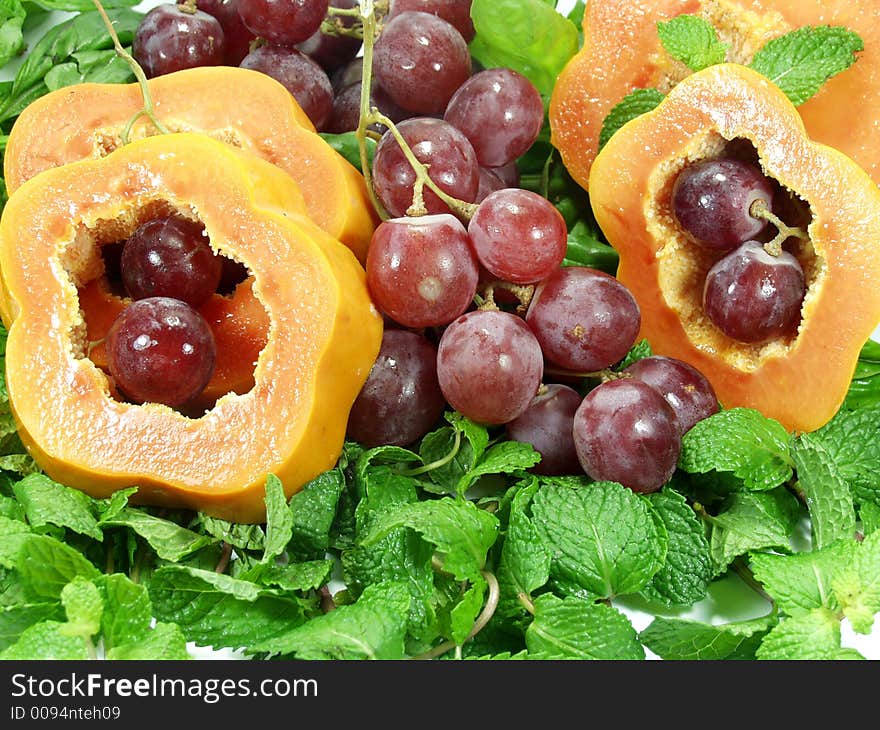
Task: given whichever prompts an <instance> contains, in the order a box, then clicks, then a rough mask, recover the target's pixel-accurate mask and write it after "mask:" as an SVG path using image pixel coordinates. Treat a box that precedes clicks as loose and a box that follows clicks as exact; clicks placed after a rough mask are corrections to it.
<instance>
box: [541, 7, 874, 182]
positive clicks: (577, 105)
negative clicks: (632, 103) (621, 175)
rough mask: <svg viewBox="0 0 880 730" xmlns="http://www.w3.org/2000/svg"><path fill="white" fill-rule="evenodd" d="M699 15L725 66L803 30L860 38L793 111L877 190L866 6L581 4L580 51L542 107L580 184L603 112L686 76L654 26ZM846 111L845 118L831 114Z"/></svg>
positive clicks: (870, 11)
mask: <svg viewBox="0 0 880 730" xmlns="http://www.w3.org/2000/svg"><path fill="white" fill-rule="evenodd" d="M682 14H690V15H700V16H702V17H703V18H705V19H706V20H708V21H709V22H710V23H711V24H712V25H713V26H714V27H715V29H716V30H717V32H718V36H719V39H720V40H721V41H722V42H724V43H727V44H728V50H727V55H726V59H725V60H726V61H728V62H734V63H742V64H748V63H750V62H751V60H752V58H753V57H754V55H755V53H756V52H757V51H758V50H759V49H760V48H761V47H763V46H764V45H765V44H766V43H767V41H769V40H771V39H773V38H776V37H778V36H781V35H783V34H785V33H787V32H790V31H792V30H795V29H797V28H801V27H804V26H820V25H833V26H844V27H846V28H848V29H849V30H851V31H854V32H855V33H857V34H858V35H859V36H860V37H861V38H862V40H863V41H864V51H863V52H861V53H860V54H859V56H858V60H857V61H856V63H854V64H853V65H852V66H851V67H850V68H848V69H847V70H846V71H844V72H842V73H840V74H838V75H837V76H834V77H833V78H831V79H829V80H828V81H827V82H826V83H825V84H824V85H823V86H822V88H821V89H820V90H819V92H818V93H817V94H816V95H815V96H813V97H812V98H811V99H809V100H807V101H806V102H805V103H803V104H801V105H800V106H799V107H798V111H799V113H800V115H801V117H803V120H804V123H805V124H806V128H807V131H808V132H809V134H810V135H811V137H812V138H813V139H815V140H817V141H819V142H822V143H824V144H827V145H830V146H832V147H835V148H837V149H839V150H841V151H842V152H844V153H845V154H846V155H848V156H849V157H851V158H852V159H854V160H855V161H856V162H857V163H858V164H859V165H861V166H862V167H863V168H864V169H865V170H866V171H867V172H868V174H869V175H870V176H871V177H872V178H873V179H874V181H875V182H877V183H880V135H877V134H876V126H877V124H878V120H880V22H878V16H877V4H876V2H873V0H605V1H604V2H591V3H587V8H586V11H585V13H584V19H583V31H584V42H583V46H582V48H581V50H580V51H579V52H578V53H577V55H575V56H574V57H573V58H572V59H571V60H570V61H569V62H568V64H567V66H566V67H565V69H564V70H563V71H562V73H561V74H560V76H559V79H558V80H557V83H556V85H555V87H554V89H553V95H552V98H551V100H550V110H549V113H550V127H551V131H552V142H553V145H554V146H555V147H556V148H557V149H558V150H559V151H560V154H561V156H562V160H563V162H564V164H565V166H566V168H567V169H568V171H569V172H570V173H571V174H572V176H573V177H574V178H575V180H577V181H578V182H579V183H580V184H581V185H582V186H584V187H587V186H588V184H589V174H590V166H591V165H592V163H593V159H594V158H595V156H596V153H597V152H598V148H599V135H600V132H601V130H602V123H603V121H604V120H605V117H606V116H607V115H608V113H609V112H610V111H611V109H612V108H613V107H614V106H615V105H616V104H617V103H618V102H620V101H621V100H622V99H623V98H624V97H625V96H626V95H627V94H629V93H630V92H632V91H634V90H635V89H639V88H657V89H659V90H660V91H662V92H666V91H667V90H668V89H669V88H671V87H672V86H674V85H675V84H676V83H678V82H679V81H681V79H682V78H684V77H685V76H686V75H688V74H689V73H691V72H690V69H688V68H687V67H686V66H685V65H684V64H683V63H681V62H679V61H676V60H675V59H673V58H672V57H671V56H670V55H669V54H668V53H667V52H666V51H665V49H664V48H663V45H662V44H661V42H660V37H659V35H658V33H657V23H658V22H660V21H668V20H670V19H671V18H674V17H676V16H678V15H682ZM843 109H846V121H841V110H843Z"/></svg>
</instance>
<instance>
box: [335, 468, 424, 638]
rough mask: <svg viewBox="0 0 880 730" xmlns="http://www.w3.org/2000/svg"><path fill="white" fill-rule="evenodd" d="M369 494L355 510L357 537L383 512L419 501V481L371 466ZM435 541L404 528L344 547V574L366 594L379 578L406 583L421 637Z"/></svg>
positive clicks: (412, 617) (357, 590)
mask: <svg viewBox="0 0 880 730" xmlns="http://www.w3.org/2000/svg"><path fill="white" fill-rule="evenodd" d="M364 482H365V495H364V498H363V499H362V500H361V501H360V503H359V504H358V506H357V508H356V511H355V518H356V524H357V536H358V538H361V537H363V536H365V535H367V534H368V532H369V531H370V528H371V527H372V525H374V524H376V523H377V522H378V521H379V520H380V518H381V517H382V516H383V515H387V514H389V513H391V512H393V511H394V510H395V509H397V508H398V507H399V506H401V505H406V504H412V503H415V502H417V501H418V495H417V492H416V488H415V481H414V480H413V479H412V478H411V477H407V476H403V475H401V474H397V473H395V472H393V471H392V470H391V469H390V468H389V467H387V466H381V467H376V468H374V469H371V470H370V471H369V472H368V473H367V475H366V476H365V479H364ZM433 555H434V546H433V545H431V544H430V543H428V542H426V541H425V540H423V539H422V538H421V537H420V536H419V534H418V533H416V532H415V531H413V530H411V529H409V528H407V527H400V528H397V529H394V530H392V531H390V532H389V533H388V534H386V535H385V536H384V537H382V538H380V539H379V540H377V541H375V542H372V543H370V544H369V545H361V544H355V545H354V546H353V547H352V548H350V549H346V550H343V551H342V555H341V558H340V561H341V564H342V575H343V578H344V580H345V583H346V585H347V586H348V588H349V590H351V591H352V592H353V593H354V595H355V596H357V595H360V594H361V593H362V592H363V590H364V588H365V587H366V586H369V585H372V584H374V583H393V582H399V583H401V584H403V585H406V587H407V589H408V590H409V593H410V596H411V598H412V600H411V601H410V615H409V630H410V631H411V632H413V633H414V634H417V635H419V636H421V635H422V632H423V630H425V629H426V627H427V626H428V624H429V623H430V614H431V612H430V610H429V603H430V600H431V597H432V594H433V592H434V572H433V570H432V569H431V558H432V556H433Z"/></svg>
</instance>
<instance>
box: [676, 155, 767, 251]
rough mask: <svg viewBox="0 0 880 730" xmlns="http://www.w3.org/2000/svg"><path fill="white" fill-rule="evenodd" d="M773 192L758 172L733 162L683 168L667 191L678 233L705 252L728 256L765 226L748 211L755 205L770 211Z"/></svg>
mask: <svg viewBox="0 0 880 730" xmlns="http://www.w3.org/2000/svg"><path fill="white" fill-rule="evenodd" d="M773 195H774V191H773V187H772V185H771V183H770V180H769V179H767V178H766V177H765V176H764V175H763V173H762V172H761V170H760V169H759V168H758V167H756V166H755V165H752V164H750V163H747V162H743V161H742V160H738V159H736V158H721V159H717V160H702V161H700V162H695V163H693V164H691V165H689V166H688V167H686V168H684V169H683V170H682V171H681V172H680V173H679V175H678V177H677V178H676V180H675V183H674V184H673V187H672V207H673V210H674V212H675V217H676V219H677V220H678V222H679V224H680V225H681V227H682V228H684V229H685V231H687V232H688V233H689V234H690V235H691V236H692V237H693V239H694V240H695V241H696V242H697V243H699V244H700V245H701V246H704V247H705V248H709V249H713V250H717V251H729V250H730V249H732V248H735V247H736V246H739V245H740V244H741V243H743V242H744V241H747V240H749V239H750V238H754V237H755V236H757V235H758V234H759V233H761V231H763V230H764V229H765V228H766V227H767V221H766V220H764V219H761V218H755V217H754V216H752V215H750V213H749V211H750V209H751V206H752V204H753V203H754V202H755V201H756V200H762V201H764V203H765V204H766V205H767V208H768V209H771V208H772V201H773Z"/></svg>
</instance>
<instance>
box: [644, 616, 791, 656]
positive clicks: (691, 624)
mask: <svg viewBox="0 0 880 730" xmlns="http://www.w3.org/2000/svg"><path fill="white" fill-rule="evenodd" d="M776 621H777V619H776V618H775V617H773V616H767V617H764V618H758V619H752V620H750V621H741V622H736V623H728V624H720V625H717V626H716V625H712V624H706V623H702V622H699V621H691V620H687V619H677V618H667V617H664V616H658V617H657V618H655V619H654V620H653V621H652V622H651V623H650V624H649V625H648V626H647V627H646V628H645V629H644V630H642V632H641V633H640V634H639V639H640V640H641V642H642V643H643V644H644V645H645V646H647V647H648V648H649V649H650V650H651V651H652V652H654V653H655V654H656V655H657V656H659V657H660V658H661V659H669V660H681V661H691V660H695V659H706V660H709V661H717V660H720V659H745V660H748V659H754V658H755V650H756V649H757V648H758V645H759V644H760V642H761V640H762V639H763V638H764V636H765V635H766V634H767V632H768V631H769V630H770V629H771V628H772V627H773V626H774V625H775V624H776Z"/></svg>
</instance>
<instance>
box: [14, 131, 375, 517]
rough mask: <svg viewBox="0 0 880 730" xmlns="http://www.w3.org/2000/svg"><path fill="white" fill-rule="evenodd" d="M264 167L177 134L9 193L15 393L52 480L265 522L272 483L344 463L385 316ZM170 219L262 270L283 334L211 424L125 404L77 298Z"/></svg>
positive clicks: (337, 250)
mask: <svg viewBox="0 0 880 730" xmlns="http://www.w3.org/2000/svg"><path fill="white" fill-rule="evenodd" d="M252 159H255V158H252V156H250V155H244V154H243V153H241V152H239V151H237V150H235V149H233V148H231V147H229V146H228V145H224V144H222V143H220V142H217V141H214V140H211V139H210V138H208V137H206V136H204V135H200V134H186V133H183V134H172V135H162V136H159V137H150V138H146V139H142V140H137V141H134V142H131V143H130V144H128V145H125V146H123V147H121V148H119V149H118V150H116V151H115V152H113V153H111V154H109V155H108V156H106V157H105V158H102V159H98V160H84V161H80V162H73V163H70V164H68V165H65V166H62V167H57V168H54V169H50V170H46V171H45V172H44V173H43V174H41V175H39V176H36V177H35V178H32V179H31V180H29V181H27V182H25V183H24V184H23V185H22V186H21V187H20V188H18V189H17V190H16V191H15V193H13V194H12V195H11V196H10V198H9V201H8V202H7V205H6V208H5V209H4V212H3V216H2V219H0V270H2V272H3V276H4V283H5V286H6V291H7V294H8V297H9V303H10V305H11V306H10V309H11V310H12V311H14V312H15V317H14V319H13V320H12V322H11V325H10V327H9V333H8V340H7V349H6V366H7V368H6V378H7V388H8V391H9V398H10V404H11V406H12V411H13V415H14V417H15V419H16V422H17V425H18V426H19V433H20V435H21V437H22V441H23V443H24V444H25V446H26V447H27V449H28V451H29V452H30V453H31V455H32V456H33V457H34V459H35V460H36V462H37V464H38V465H39V466H40V467H41V468H42V469H43V470H44V471H45V472H46V473H47V474H48V475H49V476H50V477H52V478H53V479H55V480H57V481H59V482H61V483H63V484H66V485H69V486H71V487H75V488H79V489H82V490H83V491H85V492H87V493H89V494H91V495H92V496H95V497H107V496H109V495H110V494H112V493H113V492H115V491H116V490H118V489H121V488H125V487H129V486H137V487H138V491H137V493H136V494H135V495H134V497H133V501H135V502H137V503H141V504H149V505H162V506H169V507H183V508H190V509H195V510H202V511H204V512H205V513H207V514H210V515H214V516H217V517H221V518H224V519H228V520H232V521H236V522H249V523H253V522H261V521H263V520H264V519H265V506H264V502H263V500H264V495H265V491H264V490H265V482H266V477H267V475H268V474H269V473H272V474H275V475H277V476H278V477H279V478H280V479H281V481H282V483H283V484H284V487H285V491H286V493H287V494H288V496H289V495H290V494H293V493H294V492H296V491H298V490H299V489H300V488H301V487H302V486H303V484H305V483H306V482H307V481H309V480H310V479H312V478H314V477H315V476H317V475H318V474H320V473H322V472H323V471H326V470H327V469H329V468H332V466H333V465H334V464H335V463H336V461H337V459H338V457H339V454H340V453H341V449H342V445H343V442H344V435H345V427H346V422H347V414H348V411H349V409H350V408H351V404H352V403H353V401H354V399H355V397H356V396H357V394H358V392H359V391H360V388H361V387H362V385H363V382H364V381H365V380H366V377H367V374H368V373H369V370H370V368H371V366H372V364H373V361H374V360H375V358H376V355H377V353H378V351H379V345H380V343H381V336H382V319H381V317H380V315H379V314H378V313H377V311H376V310H375V308H374V307H373V305H372V302H371V301H370V298H369V294H368V291H367V287H366V277H365V274H364V271H363V268H362V267H361V266H360V264H359V263H358V261H357V260H356V258H355V256H354V254H353V253H352V252H351V251H350V250H349V249H348V248H347V247H345V246H343V245H342V244H341V243H339V242H338V241H337V240H336V239H333V238H331V237H330V236H329V235H328V234H326V233H325V232H324V231H322V230H321V229H320V228H318V227H317V226H316V225H315V224H314V223H313V222H312V221H311V220H309V219H308V218H307V217H305V216H303V215H301V214H297V213H294V212H290V211H286V210H284V209H283V208H279V207H277V206H276V203H277V202H278V201H280V200H283V198H284V197H285V193H284V191H283V190H277V189H276V190H266V189H264V188H261V187H260V186H258V185H257V184H255V182H254V180H255V179H259V176H257V178H255V177H254V176H252V175H251V172H250V169H249V165H250V161H251V160H252ZM281 179H286V180H287V181H288V182H287V184H288V185H289V186H292V187H293V188H295V184H294V183H293V182H292V181H291V180H290V178H289V177H287V176H284V178H279V180H281ZM264 180H265V179H264ZM264 201H268V205H266V206H264V205H263V202H264ZM168 207H170V208H173V209H176V210H179V211H181V212H186V211H189V212H190V213H191V214H193V215H196V216H197V217H198V218H199V219H200V220H201V221H202V222H203V223H204V225H205V228H206V231H207V233H208V236H209V239H210V241H211V244H212V246H213V247H214V248H215V250H217V252H218V253H221V254H223V255H227V256H230V257H231V258H235V259H237V260H239V261H241V262H242V263H244V264H245V265H246V266H247V267H248V269H249V270H250V271H251V272H252V273H253V277H254V279H253V292H254V294H255V296H256V298H257V299H258V300H259V302H260V303H261V305H262V306H263V308H264V309H265V312H266V315H267V317H268V320H269V322H270V325H269V332H268V338H267V342H266V345H265V347H263V348H262V350H261V352H260V355H259V359H258V362H257V365H256V368H255V369H254V373H253V375H254V381H255V384H254V386H253V388H251V389H250V390H249V391H247V392H246V393H244V394H242V395H236V394H230V395H226V396H223V397H221V398H220V399H219V400H218V401H217V403H216V404H215V405H214V407H213V408H212V409H211V410H210V411H209V412H208V413H206V414H205V415H203V416H201V417H199V418H189V417H187V416H185V415H183V414H181V413H179V412H177V411H174V410H172V409H170V408H168V407H166V406H164V405H160V404H155V403H147V404H143V405H136V404H131V403H126V402H122V401H119V400H116V399H114V398H113V397H112V396H111V394H110V391H111V386H112V384H111V383H110V382H109V380H108V378H107V376H106V375H105V374H104V373H103V372H102V371H101V370H100V369H99V368H98V367H97V366H96V365H95V363H94V362H92V360H91V359H89V357H88V356H87V354H86V347H87V343H86V342H85V337H84V333H85V325H84V322H83V319H82V314H81V310H80V305H79V297H78V293H77V286H78V285H79V284H80V283H82V282H81V279H83V278H85V277H90V276H91V275H92V274H93V272H94V270H96V269H100V266H101V264H100V254H99V250H98V246H99V245H102V244H103V243H104V242H106V241H109V240H117V239H118V234H119V232H120V230H121V229H124V228H131V229H133V226H134V225H136V224H137V223H138V220H137V218H138V217H144V216H149V215H150V214H151V211H153V210H154V209H156V208H168ZM122 232H123V233H124V231H122ZM102 239H103V240H102ZM35 365H38V366H35Z"/></svg>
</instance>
